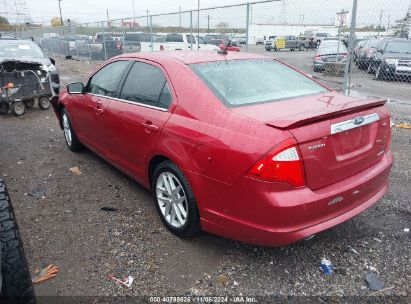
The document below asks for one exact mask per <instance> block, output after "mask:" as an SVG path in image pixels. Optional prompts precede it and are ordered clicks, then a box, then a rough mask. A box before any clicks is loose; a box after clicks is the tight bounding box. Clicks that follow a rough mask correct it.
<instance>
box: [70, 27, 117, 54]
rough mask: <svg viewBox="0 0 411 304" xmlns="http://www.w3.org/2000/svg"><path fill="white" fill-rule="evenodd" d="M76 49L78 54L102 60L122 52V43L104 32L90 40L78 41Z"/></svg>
mask: <svg viewBox="0 0 411 304" xmlns="http://www.w3.org/2000/svg"><path fill="white" fill-rule="evenodd" d="M77 50H78V54H79V55H83V56H90V58H91V59H103V60H106V59H109V58H111V57H114V56H117V55H120V54H122V53H123V50H122V44H121V43H120V42H119V41H117V40H115V39H113V37H111V35H110V34H106V33H100V34H97V35H96V36H95V37H94V39H93V40H92V41H90V40H87V41H84V42H80V43H78V45H77Z"/></svg>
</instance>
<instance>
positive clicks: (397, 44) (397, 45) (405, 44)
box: [385, 41, 411, 54]
mask: <svg viewBox="0 0 411 304" xmlns="http://www.w3.org/2000/svg"><path fill="white" fill-rule="evenodd" d="M385 51H386V52H388V53H403V54H411V41H390V42H388V43H387V47H386V48H385Z"/></svg>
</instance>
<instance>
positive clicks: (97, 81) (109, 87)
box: [75, 60, 130, 155]
mask: <svg viewBox="0 0 411 304" xmlns="http://www.w3.org/2000/svg"><path fill="white" fill-rule="evenodd" d="M129 64H130V62H129V61H127V60H121V61H115V62H112V63H109V64H108V65H106V66H104V67H103V68H101V69H100V70H99V71H97V72H96V73H95V74H94V75H93V76H92V77H91V78H90V79H89V81H88V84H87V86H86V88H85V93H84V104H83V105H82V106H81V107H76V108H77V109H78V111H77V113H75V116H77V119H75V121H76V124H77V125H79V129H80V132H79V133H80V134H81V136H80V140H81V141H82V142H83V143H84V144H86V145H87V146H89V147H90V148H91V149H93V150H95V151H96V152H97V153H99V154H101V155H107V154H108V151H107V147H106V145H107V138H106V136H107V135H106V128H105V127H106V113H105V111H106V109H107V107H108V105H109V103H110V100H111V99H110V98H113V97H114V96H115V95H116V90H117V87H118V84H119V82H120V79H121V77H122V76H123V74H124V71H125V70H126V68H127V66H128V65H129Z"/></svg>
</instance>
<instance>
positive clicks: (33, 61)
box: [0, 57, 51, 66]
mask: <svg viewBox="0 0 411 304" xmlns="http://www.w3.org/2000/svg"><path fill="white" fill-rule="evenodd" d="M10 61H14V62H19V63H30V64H40V65H46V66H47V65H50V64H51V61H50V59H49V58H47V57H44V58H35V57H33V58H13V57H1V58H0V64H2V63H3V62H10Z"/></svg>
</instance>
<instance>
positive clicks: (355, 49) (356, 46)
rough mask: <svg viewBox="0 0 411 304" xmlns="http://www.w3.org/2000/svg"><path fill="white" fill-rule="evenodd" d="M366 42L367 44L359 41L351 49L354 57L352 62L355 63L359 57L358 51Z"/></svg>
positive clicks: (364, 41)
mask: <svg viewBox="0 0 411 304" xmlns="http://www.w3.org/2000/svg"><path fill="white" fill-rule="evenodd" d="M366 42H367V41H366V40H360V41H358V42H357V43H356V44H355V46H354V49H353V55H354V57H353V60H354V62H355V63H357V59H358V57H359V56H360V51H361V49H362V48H363V47H364V44H365V43H366ZM357 65H358V64H357Z"/></svg>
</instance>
